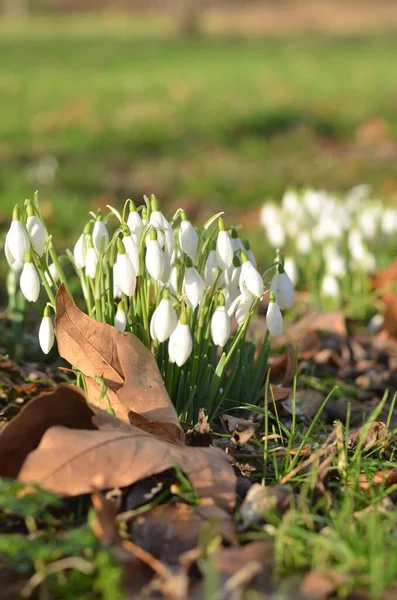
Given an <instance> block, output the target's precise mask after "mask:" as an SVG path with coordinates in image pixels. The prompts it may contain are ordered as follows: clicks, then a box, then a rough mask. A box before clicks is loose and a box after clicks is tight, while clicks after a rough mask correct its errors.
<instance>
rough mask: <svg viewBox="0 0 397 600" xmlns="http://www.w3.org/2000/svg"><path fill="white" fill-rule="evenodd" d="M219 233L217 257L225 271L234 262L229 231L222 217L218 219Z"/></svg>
mask: <svg viewBox="0 0 397 600" xmlns="http://www.w3.org/2000/svg"><path fill="white" fill-rule="evenodd" d="M218 227H219V233H218V237H217V240H216V259H217V262H218V265H219V267H220V268H221V269H222V271H224V270H225V269H228V268H229V267H231V265H232V262H233V248H232V242H231V240H230V236H229V233H228V232H227V231H226V229H225V223H224V221H223V219H222V218H220V219H218Z"/></svg>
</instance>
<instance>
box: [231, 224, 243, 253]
mask: <svg viewBox="0 0 397 600" xmlns="http://www.w3.org/2000/svg"><path fill="white" fill-rule="evenodd" d="M231 242H232V248H233V252H237V250H244V246H243V243H242V241H241V240H240V238H239V235H238V232H237V229H236V228H235V227H232V231H231Z"/></svg>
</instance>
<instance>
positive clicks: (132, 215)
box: [127, 201, 144, 244]
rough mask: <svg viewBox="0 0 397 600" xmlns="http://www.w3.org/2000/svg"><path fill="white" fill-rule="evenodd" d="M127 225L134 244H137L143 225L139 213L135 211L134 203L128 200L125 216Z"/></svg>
mask: <svg viewBox="0 0 397 600" xmlns="http://www.w3.org/2000/svg"><path fill="white" fill-rule="evenodd" d="M127 225H128V228H129V230H130V232H131V236H132V238H133V240H134V241H135V243H136V244H139V240H140V238H141V234H142V231H143V227H144V225H143V221H142V218H141V215H140V214H139V213H138V212H137V210H136V208H135V204H134V203H133V202H132V201H131V202H130V212H129V214H128V218H127Z"/></svg>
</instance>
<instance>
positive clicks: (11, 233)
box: [7, 221, 30, 263]
mask: <svg viewBox="0 0 397 600" xmlns="http://www.w3.org/2000/svg"><path fill="white" fill-rule="evenodd" d="M7 242H8V252H9V254H11V256H13V257H14V260H16V261H17V262H20V263H21V262H24V260H25V253H26V250H29V247H30V243H29V238H28V234H27V233H26V231H25V229H24V227H23V225H22V223H21V222H20V221H12V222H11V225H10V229H9V230H8V234H7Z"/></svg>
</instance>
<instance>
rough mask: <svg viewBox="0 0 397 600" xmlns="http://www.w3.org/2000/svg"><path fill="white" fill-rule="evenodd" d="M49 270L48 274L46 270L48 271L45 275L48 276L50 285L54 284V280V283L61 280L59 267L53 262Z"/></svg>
mask: <svg viewBox="0 0 397 600" xmlns="http://www.w3.org/2000/svg"><path fill="white" fill-rule="evenodd" d="M48 270H49V272H50V273H49V274H48V273H47V272H46V273H44V276H45V278H46V280H47V282H48V285H49V286H52V282H53V281H54V283H58V281H59V275H58V271H57V268H56V266H55V265H54V263H51V264H50V265H49V266H48Z"/></svg>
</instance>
